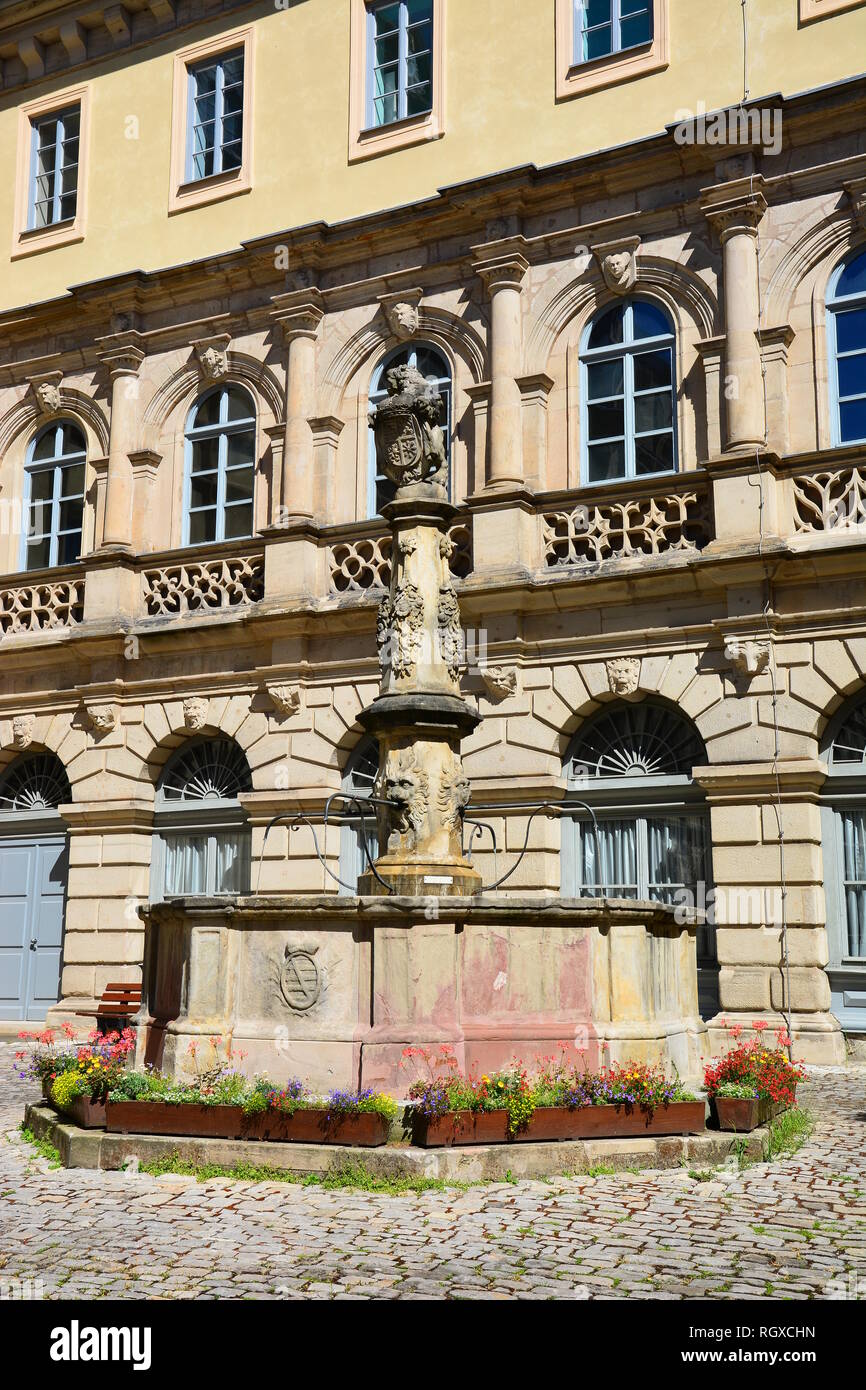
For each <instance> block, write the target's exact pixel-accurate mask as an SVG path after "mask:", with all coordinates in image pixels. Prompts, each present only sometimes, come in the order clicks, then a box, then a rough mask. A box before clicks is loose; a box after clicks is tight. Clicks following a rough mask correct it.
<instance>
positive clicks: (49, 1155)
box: [19, 1123, 62, 1168]
mask: <svg viewBox="0 0 866 1390" xmlns="http://www.w3.org/2000/svg"><path fill="white" fill-rule="evenodd" d="M19 1129H20V1131H21V1138H22V1139H23V1140H24V1141H25V1143H27V1144H29V1145H30V1146H31V1148H34V1149H35V1150H36V1152H37V1153H38V1155H39V1157H40V1158H44V1159H46V1160H47V1161H48V1164H49V1166H50V1167H51V1168H59V1167H61V1162H62V1161H61V1158H60V1150H59V1149H57V1148H55V1147H54V1145H53V1144H51V1143H49V1141H48V1140H47V1139H39V1138H37V1136H36V1135H35V1134H34V1133H33V1130H32V1129H28V1128H27V1126H26V1125H25V1124H23V1123H22V1124H21V1125H19Z"/></svg>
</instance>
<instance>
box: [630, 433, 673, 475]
mask: <svg viewBox="0 0 866 1390" xmlns="http://www.w3.org/2000/svg"><path fill="white" fill-rule="evenodd" d="M634 450H635V468H636V471H637V473H638V475H640V474H642V473H668V472H670V471H671V470H672V469H673V466H674V440H673V435H671V434H655V435H645V436H644V437H643V439H636V440H635V446H634Z"/></svg>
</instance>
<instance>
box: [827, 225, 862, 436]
mask: <svg viewBox="0 0 866 1390" xmlns="http://www.w3.org/2000/svg"><path fill="white" fill-rule="evenodd" d="M827 309H828V311H829V317H828V333H829V339H830V359H831V361H830V406H831V412H832V427H833V443H834V444H835V445H839V444H862V443H864V442H866V251H862V252H861V253H860V255H859V256H855V257H854V259H853V260H849V261H848V262H847V263H846V264H844V265H841V266H839V268H838V270H836V272H835V274H834V275H833V278H832V279H831V281H830V287H829V293H828V295H827Z"/></svg>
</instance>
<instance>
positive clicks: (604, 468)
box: [587, 444, 625, 483]
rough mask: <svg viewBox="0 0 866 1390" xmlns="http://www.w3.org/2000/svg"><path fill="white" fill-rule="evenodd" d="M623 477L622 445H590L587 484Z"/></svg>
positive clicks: (623, 458) (623, 455) (623, 453)
mask: <svg viewBox="0 0 866 1390" xmlns="http://www.w3.org/2000/svg"><path fill="white" fill-rule="evenodd" d="M624 477H625V445H624V444H590V446H589V477H588V478H587V482H589V483H603V482H605V481H606V480H607V479H609V478H624Z"/></svg>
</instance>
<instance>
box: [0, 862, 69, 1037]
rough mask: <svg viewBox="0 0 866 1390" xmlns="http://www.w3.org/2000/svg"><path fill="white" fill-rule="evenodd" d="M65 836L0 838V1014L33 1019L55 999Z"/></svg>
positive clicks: (60, 947)
mask: <svg viewBox="0 0 866 1390" xmlns="http://www.w3.org/2000/svg"><path fill="white" fill-rule="evenodd" d="M67 867H68V853H67V845H66V837H65V836H64V835H44V836H41V837H39V838H35V837H34V838H27V839H24V838H9V839H0V1018H5V1019H21V1020H22V1021H25V1022H29V1021H32V1022H38V1021H39V1020H41V1019H44V1018H45V1015H46V1013H47V1011H48V1009H49V1008H50V1007H51V1005H52V1004H56V1003H57V1000H58V999H59V997H60V963H61V955H62V950H63V915H64V908H65V903H66V876H67Z"/></svg>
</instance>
